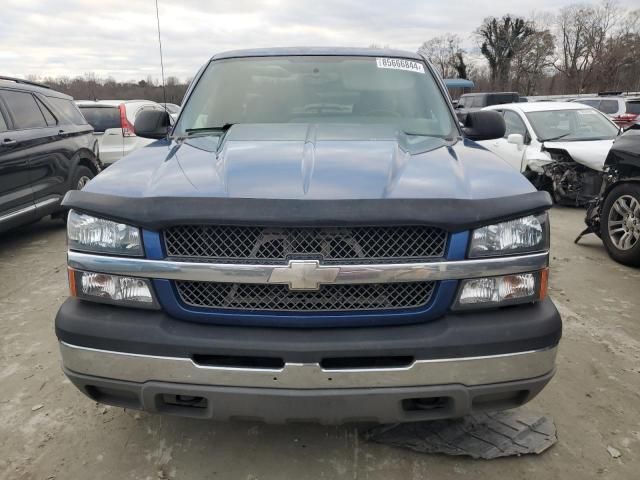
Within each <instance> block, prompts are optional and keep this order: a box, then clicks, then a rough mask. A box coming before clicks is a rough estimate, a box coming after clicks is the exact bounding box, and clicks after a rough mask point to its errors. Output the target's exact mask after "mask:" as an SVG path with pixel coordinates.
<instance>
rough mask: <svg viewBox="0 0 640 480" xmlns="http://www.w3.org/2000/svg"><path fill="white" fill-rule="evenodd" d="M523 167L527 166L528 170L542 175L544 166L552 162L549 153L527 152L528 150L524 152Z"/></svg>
mask: <svg viewBox="0 0 640 480" xmlns="http://www.w3.org/2000/svg"><path fill="white" fill-rule="evenodd" d="M524 161H525V165H524V166H525V167H529V169H530V170H533V171H534V172H536V173H538V174H540V175H542V174H543V173H544V167H545V166H547V165H549V164H550V163H552V162H554V160H552V159H551V155H549V154H548V153H547V152H540V151H538V152H533V153H531V154H529V152H526V153H525V159H524Z"/></svg>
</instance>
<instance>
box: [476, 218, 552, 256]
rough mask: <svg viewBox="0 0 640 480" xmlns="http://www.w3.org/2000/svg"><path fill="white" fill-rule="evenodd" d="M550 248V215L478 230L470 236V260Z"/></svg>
mask: <svg viewBox="0 0 640 480" xmlns="http://www.w3.org/2000/svg"><path fill="white" fill-rule="evenodd" d="M548 249H549V217H548V215H547V213H541V214H539V215H529V216H526V217H522V218H516V219H515V220H508V221H506V222H501V223H496V224H494V225H487V226H484V227H480V228H477V229H475V230H474V231H473V233H472V235H471V246H470V247H469V258H478V257H490V256H497V255H514V254H518V253H529V252H539V251H543V250H548Z"/></svg>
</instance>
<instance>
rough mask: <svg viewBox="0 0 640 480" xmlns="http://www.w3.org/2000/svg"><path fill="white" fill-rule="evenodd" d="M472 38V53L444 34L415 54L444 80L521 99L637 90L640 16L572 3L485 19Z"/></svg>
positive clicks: (609, 0) (609, 1)
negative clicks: (550, 10)
mask: <svg viewBox="0 0 640 480" xmlns="http://www.w3.org/2000/svg"><path fill="white" fill-rule="evenodd" d="M471 35H472V37H473V38H474V40H475V41H476V42H477V46H478V50H479V53H480V54H481V55H482V57H484V60H486V63H485V64H484V65H479V64H478V62H474V61H473V60H472V54H473V53H474V51H469V50H466V49H464V48H462V46H461V45H462V40H461V38H460V37H459V36H457V35H454V34H445V35H442V36H439V37H435V38H431V39H430V40H428V41H426V42H424V44H423V45H422V46H421V47H420V49H419V51H420V52H421V53H423V54H424V55H425V56H427V58H429V59H430V60H431V62H433V64H434V65H435V66H436V67H437V68H438V69H439V70H440V73H441V74H442V75H443V77H445V78H452V77H457V78H468V79H470V80H473V81H474V82H475V83H476V89H477V90H502V91H505V90H515V91H518V92H520V93H521V94H524V95H553V94H574V93H593V92H598V91H640V10H634V11H628V10H626V9H624V8H621V7H620V5H619V4H618V3H617V2H615V1H613V0H605V1H603V2H602V3H600V4H597V5H585V4H575V5H570V6H567V7H564V8H562V9H561V10H560V11H559V12H558V13H557V14H545V15H536V16H533V17H531V18H522V17H517V16H514V15H505V16H504V17H502V18H496V17H488V18H485V19H484V21H483V22H482V24H481V25H480V26H479V27H478V28H477V30H475V31H474V32H473V33H472V34H471Z"/></svg>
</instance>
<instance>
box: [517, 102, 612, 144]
mask: <svg viewBox="0 0 640 480" xmlns="http://www.w3.org/2000/svg"><path fill="white" fill-rule="evenodd" d="M526 115H527V118H528V119H529V122H531V126H532V127H533V130H534V131H535V132H536V135H537V136H538V138H539V139H540V141H549V140H560V139H562V141H563V142H565V141H566V142H569V141H580V140H583V141H584V140H609V139H612V138H615V137H616V136H617V135H618V128H617V127H616V126H615V125H614V124H613V123H611V121H609V120H608V119H606V118H605V117H604V116H603V115H602V114H601V113H599V112H598V111H597V110H594V109H592V108H584V109H579V110H548V111H544V112H529V113H527V114H526Z"/></svg>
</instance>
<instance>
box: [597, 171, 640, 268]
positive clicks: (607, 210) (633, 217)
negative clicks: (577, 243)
mask: <svg viewBox="0 0 640 480" xmlns="http://www.w3.org/2000/svg"><path fill="white" fill-rule="evenodd" d="M600 224H601V225H600V230H601V232H600V233H601V235H602V240H603V241H604V245H605V247H606V249H607V251H608V252H609V255H610V256H611V258H613V259H614V260H615V261H617V262H620V263H623V264H625V265H631V266H640V184H635V183H625V184H622V185H619V186H617V187H615V188H614V189H613V190H611V191H610V192H609V194H608V195H607V197H606V199H605V201H604V206H603V207H602V216H601V220H600Z"/></svg>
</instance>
